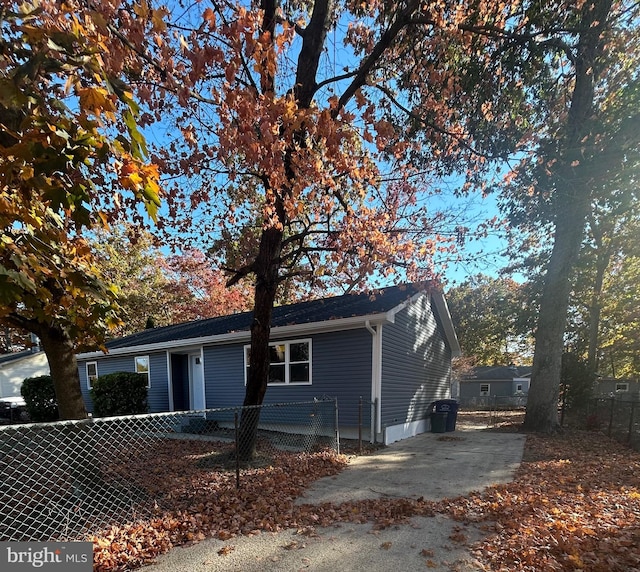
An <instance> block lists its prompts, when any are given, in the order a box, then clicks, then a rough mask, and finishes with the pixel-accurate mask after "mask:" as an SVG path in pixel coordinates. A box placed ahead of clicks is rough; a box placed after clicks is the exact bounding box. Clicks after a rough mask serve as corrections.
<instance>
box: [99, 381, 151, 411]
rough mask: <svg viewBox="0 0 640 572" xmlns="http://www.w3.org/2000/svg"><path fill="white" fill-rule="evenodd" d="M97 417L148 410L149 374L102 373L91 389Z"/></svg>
mask: <svg viewBox="0 0 640 572" xmlns="http://www.w3.org/2000/svg"><path fill="white" fill-rule="evenodd" d="M91 400H92V401H93V413H94V415H95V416H96V417H109V416H112V415H134V414H136V413H146V412H147V376H146V375H143V374H141V373H132V372H129V371H116V372H115V373H108V374H107V375H101V376H100V377H98V379H96V380H95V381H94V382H93V387H92V389H91Z"/></svg>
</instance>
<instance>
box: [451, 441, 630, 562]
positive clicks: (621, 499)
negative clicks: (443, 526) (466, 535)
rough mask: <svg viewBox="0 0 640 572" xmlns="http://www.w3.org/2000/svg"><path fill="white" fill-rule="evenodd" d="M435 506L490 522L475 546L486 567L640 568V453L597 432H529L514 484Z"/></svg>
mask: <svg viewBox="0 0 640 572" xmlns="http://www.w3.org/2000/svg"><path fill="white" fill-rule="evenodd" d="M441 509H442V510H446V511H448V512H449V513H450V514H452V516H454V518H456V519H458V520H461V521H464V522H469V521H473V522H480V521H487V522H491V521H493V522H495V525H493V528H494V529H495V534H493V535H491V536H490V537H489V538H487V540H486V541H485V542H483V543H482V545H481V546H479V547H476V549H477V557H478V558H480V559H481V560H482V561H484V562H486V563H487V565H488V569H489V570H513V571H522V572H526V571H533V570H535V571H538V570H544V571H547V570H588V571H589V572H623V571H625V572H629V571H631V570H639V569H640V552H639V550H638V546H639V545H640V455H639V454H638V453H637V452H635V451H632V450H630V449H627V448H625V447H624V446H622V445H619V444H617V443H615V442H614V441H611V440H610V439H608V438H606V437H604V436H602V435H599V434H597V433H590V432H579V431H576V432H566V433H563V434H560V435H557V436H554V437H540V436H537V435H530V436H529V437H528V438H527V445H526V449H525V458H524V461H523V463H522V466H521V467H520V469H519V470H518V472H517V474H516V478H515V480H514V482H512V483H509V484H507V485H501V486H496V487H491V488H490V489H487V490H486V491H484V492H481V493H477V494H472V495H469V496H468V497H466V498H458V499H454V500H452V501H448V502H443V503H442V505H441Z"/></svg>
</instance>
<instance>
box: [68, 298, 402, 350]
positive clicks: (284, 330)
mask: <svg viewBox="0 0 640 572" xmlns="http://www.w3.org/2000/svg"><path fill="white" fill-rule="evenodd" d="M391 312H393V310H391ZM391 312H387V313H383V314H371V315H368V316H353V317H349V318H337V319H335V320H325V321H323V322H312V323H310V324H293V325H291V326H278V327H275V328H271V336H270V338H271V339H272V340H275V339H276V338H283V337H288V336H294V335H295V336H297V335H303V334H318V333H324V332H335V331H342V330H355V329H357V328H364V327H366V326H365V324H366V323H367V322H369V323H371V324H376V325H377V324H383V323H385V322H387V323H389V322H393V316H391V317H388V314H390V313H391ZM249 339H251V332H250V331H248V330H243V331H241V332H230V333H228V334H218V335H214V336H204V337H201V338H186V339H182V340H171V341H168V342H157V343H154V344H144V345H138V346H128V347H124V348H114V349H112V350H109V351H108V352H107V353H105V352H102V351H96V352H85V353H81V354H78V355H77V356H76V358H77V359H79V360H85V359H91V358H99V357H104V356H105V355H110V356H117V355H130V354H145V353H151V352H157V351H165V350H166V351H171V350H174V349H184V348H193V347H194V346H203V345H214V344H215V345H218V344H233V343H238V342H243V341H247V340H249Z"/></svg>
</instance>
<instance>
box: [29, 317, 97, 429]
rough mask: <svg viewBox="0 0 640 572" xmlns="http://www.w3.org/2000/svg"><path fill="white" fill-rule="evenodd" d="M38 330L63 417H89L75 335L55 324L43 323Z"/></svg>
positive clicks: (61, 416) (61, 417)
mask: <svg viewBox="0 0 640 572" xmlns="http://www.w3.org/2000/svg"><path fill="white" fill-rule="evenodd" d="M36 333H37V334H38V336H39V337H40V342H41V343H42V349H43V350H44V352H45V354H46V356H47V360H48V361H49V369H50V370H51V378H52V379H53V387H54V389H55V392H56V399H57V400H58V411H59V412H60V419H85V418H86V417H87V409H86V407H85V405H84V400H83V399H82V391H81V390H80V374H79V373H78V362H77V361H76V355H75V352H74V347H73V342H72V340H71V338H70V337H69V335H68V334H67V333H66V332H65V331H64V330H62V329H61V328H57V327H55V326H50V327H47V326H42V327H39V328H38V331H37V332H36Z"/></svg>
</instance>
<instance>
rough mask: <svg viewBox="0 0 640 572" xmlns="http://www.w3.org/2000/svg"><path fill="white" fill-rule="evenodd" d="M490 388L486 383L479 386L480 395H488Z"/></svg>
mask: <svg viewBox="0 0 640 572" xmlns="http://www.w3.org/2000/svg"><path fill="white" fill-rule="evenodd" d="M490 389H491V388H490V386H489V384H488V383H481V384H480V395H489V390H490Z"/></svg>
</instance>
